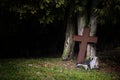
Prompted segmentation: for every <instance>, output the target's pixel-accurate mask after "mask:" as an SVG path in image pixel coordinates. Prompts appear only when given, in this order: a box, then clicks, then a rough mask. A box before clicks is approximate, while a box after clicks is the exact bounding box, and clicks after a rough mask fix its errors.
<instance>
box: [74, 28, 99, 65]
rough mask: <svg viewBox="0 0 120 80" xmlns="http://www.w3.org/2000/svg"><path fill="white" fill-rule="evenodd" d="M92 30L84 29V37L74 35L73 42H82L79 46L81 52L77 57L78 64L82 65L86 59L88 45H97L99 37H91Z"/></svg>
mask: <svg viewBox="0 0 120 80" xmlns="http://www.w3.org/2000/svg"><path fill="white" fill-rule="evenodd" d="M89 34H90V29H89V28H84V31H83V35H82V36H80V35H74V36H73V40H74V41H77V42H81V43H80V44H79V52H78V57H77V64H78V63H82V62H83V60H84V58H85V52H86V49H87V44H88V43H97V37H93V36H89Z"/></svg>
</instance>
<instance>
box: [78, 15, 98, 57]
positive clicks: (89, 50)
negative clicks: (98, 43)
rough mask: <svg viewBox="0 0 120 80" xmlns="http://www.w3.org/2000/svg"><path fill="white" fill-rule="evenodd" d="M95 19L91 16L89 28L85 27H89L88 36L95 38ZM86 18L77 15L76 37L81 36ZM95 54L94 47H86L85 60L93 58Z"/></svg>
mask: <svg viewBox="0 0 120 80" xmlns="http://www.w3.org/2000/svg"><path fill="white" fill-rule="evenodd" d="M96 21H97V20H96V17H95V16H91V17H90V22H89V24H90V26H87V27H90V36H95V33H96V27H97V24H96ZM86 24H87V23H86V16H85V15H81V14H80V15H79V16H78V35H82V34H83V30H84V27H85V26H86ZM95 54H96V47H95V45H94V44H88V45H87V51H86V59H89V58H93V57H94V56H95Z"/></svg>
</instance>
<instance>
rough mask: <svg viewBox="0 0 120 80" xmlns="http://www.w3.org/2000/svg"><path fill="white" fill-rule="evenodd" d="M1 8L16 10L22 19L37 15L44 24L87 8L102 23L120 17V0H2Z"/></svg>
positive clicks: (114, 20) (83, 11)
mask: <svg viewBox="0 0 120 80" xmlns="http://www.w3.org/2000/svg"><path fill="white" fill-rule="evenodd" d="M91 3H92V4H91ZM86 7H87V8H86ZM89 8H91V9H89ZM0 9H1V10H2V11H4V9H5V10H9V11H10V12H15V13H16V15H17V16H19V18H20V19H26V18H29V16H35V17H37V18H38V20H39V22H40V23H42V24H50V23H53V22H54V21H56V20H64V18H65V17H66V16H67V15H70V16H73V17H74V16H75V15H76V13H78V12H81V13H85V12H86V11H87V9H88V10H90V11H91V12H90V13H92V14H93V15H95V16H97V17H98V22H99V23H101V24H104V23H106V21H108V20H111V21H112V22H113V23H114V24H116V23H119V18H120V0H107V1H106V0H97V1H96V0H91V1H89V0H25V1H23V0H22V1H21V0H15V1H10V0H0ZM2 11H1V12H2ZM90 13H88V14H90ZM66 14H67V15H66Z"/></svg>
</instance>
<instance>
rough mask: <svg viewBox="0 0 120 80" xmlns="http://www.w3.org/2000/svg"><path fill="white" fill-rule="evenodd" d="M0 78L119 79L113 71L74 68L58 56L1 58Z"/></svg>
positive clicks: (70, 62) (72, 62)
mask: <svg viewBox="0 0 120 80" xmlns="http://www.w3.org/2000/svg"><path fill="white" fill-rule="evenodd" d="M0 80H120V77H119V76H118V75H117V74H115V73H108V72H104V71H101V70H88V71H86V70H84V69H82V68H75V61H74V60H71V61H61V59H60V58H43V59H1V60H0Z"/></svg>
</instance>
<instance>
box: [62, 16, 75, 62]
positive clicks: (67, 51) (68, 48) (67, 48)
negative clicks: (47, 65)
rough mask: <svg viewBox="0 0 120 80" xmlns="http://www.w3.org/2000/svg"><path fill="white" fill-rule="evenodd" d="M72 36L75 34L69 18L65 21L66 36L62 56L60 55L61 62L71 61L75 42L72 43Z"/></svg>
mask: <svg viewBox="0 0 120 80" xmlns="http://www.w3.org/2000/svg"><path fill="white" fill-rule="evenodd" d="M74 34H75V29H74V26H73V22H72V20H71V18H69V19H68V21H67V28H66V36H65V43H64V49H63V54H62V60H69V59H71V57H72V55H73V52H74V45H75V42H74V41H73V39H72V38H73V35H74Z"/></svg>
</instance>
